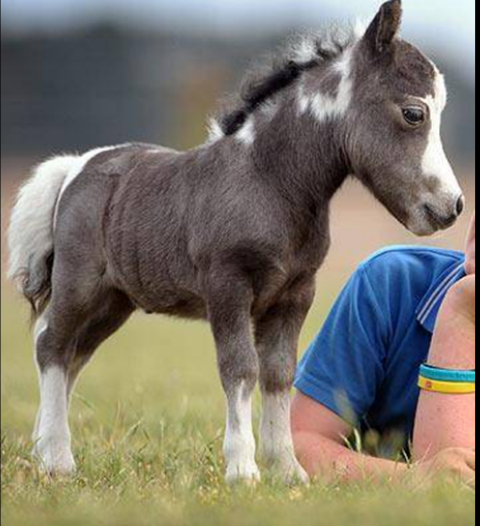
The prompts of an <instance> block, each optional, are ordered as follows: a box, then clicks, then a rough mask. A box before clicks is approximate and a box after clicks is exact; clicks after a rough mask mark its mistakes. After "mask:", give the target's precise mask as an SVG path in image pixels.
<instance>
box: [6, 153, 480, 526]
mask: <svg viewBox="0 0 480 526" xmlns="http://www.w3.org/2000/svg"><path fill="white" fill-rule="evenodd" d="M29 164H31V163H30V161H28V160H22V162H20V163H14V164H13V166H10V165H9V164H6V163H4V162H3V160H2V228H1V232H2V233H3V232H4V231H5V227H6V224H7V220H8V210H9V205H10V203H11V201H12V195H13V188H14V187H15V186H16V185H17V184H18V182H16V181H18V179H19V177H20V175H22V174H25V173H27V171H28V165H29ZM6 174H8V175H9V176H10V177H6V176H5V175H6ZM14 176H15V177H16V178H15V177H14ZM471 186H472V188H471V189H469V191H468V194H469V195H470V196H471V199H470V208H471V209H473V208H474V197H473V196H474V195H475V193H474V191H473V187H474V184H473V182H472V183H471ZM359 216H361V219H362V220H361V221H358V217H359ZM333 219H334V221H333V225H332V229H333V239H334V244H333V247H332V251H331V255H330V257H329V259H328V261H327V264H326V265H325V268H324V269H322V273H321V276H320V280H319V291H320V292H321V301H319V302H317V304H316V305H315V308H314V309H313V311H312V313H311V315H310V317H309V321H308V323H307V326H306V328H305V331H304V333H303V338H302V348H304V347H305V346H306V344H307V343H308V342H309V341H310V339H311V338H312V337H313V335H314V334H315V333H316V332H317V330H318V328H319V327H320V325H321V323H322V321H323V319H324V316H325V314H326V313H327V310H328V308H329V306H330V305H331V303H332V302H333V300H334V298H335V296H336V294H337V293H338V290H339V288H340V287H341V284H342V282H343V281H344V280H345V279H346V278H347V276H348V275H349V274H350V273H351V272H352V271H353V269H354V268H355V266H356V265H357V264H358V262H359V261H360V260H361V259H362V258H364V257H365V256H367V255H368V254H369V253H371V252H372V251H373V250H375V249H377V248H379V247H381V246H384V245H386V244H393V243H411V242H418V241H416V240H414V239H412V238H411V236H408V235H406V234H405V232H404V231H403V230H402V229H401V228H399V227H398V225H396V223H395V222H394V221H393V220H391V219H388V217H387V216H386V214H385V211H384V210H383V209H382V208H381V207H380V206H379V205H375V204H374V203H373V201H372V200H371V198H370V197H368V196H367V193H366V192H365V191H364V190H363V189H361V188H359V187H358V186H354V185H349V186H348V188H347V191H346V192H344V193H343V194H342V195H340V196H339V198H338V200H337V201H336V204H335V210H334V214H333ZM467 224H468V214H466V216H465V218H464V220H463V221H462V222H461V224H459V225H458V227H456V228H455V229H453V230H452V231H450V232H449V233H448V234H446V235H444V236H442V238H440V239H434V240H428V242H429V243H433V244H439V245H442V246H449V247H456V248H461V247H462V244H463V238H464V235H465V231H466V227H467ZM366 233H368V235H366ZM2 241H3V240H2ZM421 242H422V243H423V242H425V240H422V241H421ZM4 248H5V244H4V243H3V242H2V269H4V264H3V263H4V262H5V256H6V254H5V250H4ZM2 285H5V283H4V282H3V281H2ZM2 290H3V292H2V300H1V303H2V305H1V306H2V314H1V322H2V331H1V344H2V354H1V379H2V382H1V399H2V401H1V406H2V414H1V427H2V453H1V469H2V477H1V479H2V490H1V491H2V510H1V513H2V524H3V525H8V526H10V525H11V526H17V525H18V526H20V525H22V526H23V525H26V526H28V525H30V524H32V525H35V526H43V525H44V524H45V525H47V524H48V525H49V526H56V525H60V524H78V525H81V526H84V525H87V524H94V525H100V526H101V525H109V526H110V525H112V526H113V525H115V526H123V525H125V526H136V525H143V524H156V525H160V526H170V525H179V526H182V525H192V526H196V525H199V526H216V525H222V526H224V525H229V526H230V525H231V526H249V525H259V526H270V525H272V526H274V525H275V526H283V525H290V524H302V525H303V524H328V525H329V526H374V525H378V526H390V525H391V526H416V525H419V526H422V525H425V526H443V525H445V526H447V525H448V526H452V525H455V526H464V525H465V526H469V525H473V524H474V523H475V498H474V496H473V495H472V494H471V493H469V492H467V491H463V490H460V489H458V490H452V488H437V489H436V490H434V491H431V492H428V493H421V494H412V493H410V492H408V491H406V490H404V489H401V488H398V487H396V488H394V487H388V486H384V487H381V488H372V487H369V486H368V485H364V486H350V487H338V486H335V485H334V486H329V487H325V486H324V485H322V484H316V485H313V486H311V487H310V488H308V489H305V488H302V489H299V488H294V489H286V488H283V487H281V486H279V485H278V484H275V483H274V481H271V480H269V479H268V477H266V478H265V480H264V482H263V483H262V484H261V485H260V486H259V487H257V488H255V489H254V490H248V489H243V490H239V489H237V490H230V489H229V488H227V487H226V486H225V485H224V483H223V471H224V466H223V462H222V456H221V447H222V439H223V425H224V403H223V395H222V391H221V388H220V385H219V380H218V376H217V373H216V369H215V355H214V350H213V343H212V338H211V336H210V333H209V331H208V327H206V326H204V325H201V324H186V323H182V322H175V321H169V320H165V319H159V318H155V317H147V316H138V317H135V318H134V319H133V320H132V321H131V322H130V323H129V324H128V325H127V326H126V327H125V328H124V329H123V330H122V331H121V332H120V333H119V334H117V335H116V336H115V337H114V338H112V339H111V340H109V341H108V342H107V343H106V344H105V345H104V346H103V347H102V349H101V350H100V351H99V353H98V354H97V356H96V359H95V360H94V363H93V364H92V365H91V366H90V367H89V368H88V369H87V371H86V373H85V375H84V376H83V378H82V380H81V382H80V384H79V386H78V389H77V394H76V396H75V398H74V400H73V407H72V412H71V424H72V430H73V436H74V451H75V454H76V457H77V461H78V464H79V472H78V476H77V477H76V478H75V479H74V480H71V481H64V482H59V481H56V482H55V481H50V480H48V479H47V478H45V477H42V476H41V475H40V474H39V473H38V472H37V470H36V468H35V465H34V464H32V462H31V459H30V454H29V453H30V449H31V443H30V442H29V437H30V433H31V428H32V426H33V420H34V418H35V413H36V410H37V404H38V394H37V379H36V372H35V368H34V366H33V360H32V345H31V339H30V335H29V333H28V330H27V319H28V314H27V312H26V311H25V309H24V307H23V306H22V304H21V303H19V302H18V300H17V299H16V298H15V297H14V295H13V293H12V292H11V291H10V289H9V288H8V286H5V287H4V286H2ZM256 407H257V408H258V401H257V404H256ZM256 419H257V421H258V414H257V415H256ZM264 474H265V473H264Z"/></svg>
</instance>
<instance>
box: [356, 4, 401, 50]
mask: <svg viewBox="0 0 480 526" xmlns="http://www.w3.org/2000/svg"><path fill="white" fill-rule="evenodd" d="M402 14H403V11H402V0H390V1H389V2H386V3H385V4H383V5H382V7H381V8H380V11H379V12H378V13H377V16H376V17H375V18H374V20H373V22H372V23H371V24H370V26H369V28H368V29H367V31H366V33H365V36H364V40H365V42H366V43H367V45H368V46H369V48H370V49H371V51H372V53H373V54H374V55H376V56H378V55H382V54H383V53H385V52H386V51H388V50H389V49H390V47H391V46H392V43H393V41H394V40H395V38H396V37H397V35H398V33H399V32H400V26H401V25H402Z"/></svg>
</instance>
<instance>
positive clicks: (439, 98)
mask: <svg viewBox="0 0 480 526" xmlns="http://www.w3.org/2000/svg"><path fill="white" fill-rule="evenodd" d="M435 73H436V78H435V92H434V95H433V96H429V97H427V98H426V99H424V102H425V103H426V104H427V105H428V107H429V110H430V119H431V130H430V135H429V137H428V144H427V149H426V150H425V153H424V155H423V159H422V169H423V173H424V175H425V176H426V177H433V178H435V179H438V180H439V182H440V185H441V192H442V193H444V194H447V195H448V196H451V197H453V198H458V197H459V196H460V195H461V193H462V190H461V188H460V185H459V183H458V181H457V178H456V177H455V174H454V172H453V169H452V166H451V164H450V162H449V161H448V159H447V155H446V154H445V150H444V147H443V143H442V137H441V125H442V113H443V111H444V109H445V107H446V105H447V87H446V84H445V78H444V77H443V75H442V74H441V73H440V71H439V70H438V69H437V68H436V67H435Z"/></svg>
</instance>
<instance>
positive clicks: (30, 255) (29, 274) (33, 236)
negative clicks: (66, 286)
mask: <svg viewBox="0 0 480 526" xmlns="http://www.w3.org/2000/svg"><path fill="white" fill-rule="evenodd" d="M76 163H78V157H75V156H62V157H55V158H53V159H51V160H49V161H46V162H44V163H43V164H41V165H39V166H38V167H37V168H36V169H35V170H34V172H33V175H32V177H31V178H30V179H29V180H28V181H27V182H26V184H25V185H24V186H23V187H22V188H21V190H20V192H19V194H18V198H17V201H16V204H15V206H14V208H13V211H12V216H11V222H10V228H9V231H8V246H9V252H10V261H9V271H8V276H9V278H10V279H12V280H14V281H16V282H17V285H18V287H19V289H20V291H21V292H22V293H23V294H24V295H25V296H26V297H27V299H29V300H30V302H31V303H32V305H34V304H35V301H36V299H37V298H36V296H38V295H39V294H42V293H43V292H44V290H42V289H44V287H45V285H46V283H45V280H46V279H48V282H49V280H50V276H49V275H48V276H47V274H48V272H46V266H47V262H48V259H49V257H50V256H51V255H52V254H53V222H54V215H55V206H56V203H57V200H58V196H59V194H60V192H61V190H62V187H63V185H64V183H65V180H66V179H67V176H68V175H69V173H70V172H71V170H72V169H74V168H75V166H76ZM42 281H43V284H42V283H41V282H42ZM48 285H49V283H48Z"/></svg>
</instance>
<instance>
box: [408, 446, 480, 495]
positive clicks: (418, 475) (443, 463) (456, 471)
mask: <svg viewBox="0 0 480 526" xmlns="http://www.w3.org/2000/svg"><path fill="white" fill-rule="evenodd" d="M475 472H476V452H475V451H473V450H471V449H460V448H452V449H446V450H444V451H442V452H440V453H439V454H438V455H436V456H435V457H433V458H431V459H429V460H427V461H424V462H422V461H421V462H417V463H416V464H414V465H413V468H412V470H411V472H410V473H411V475H412V479H411V481H412V482H413V484H414V485H415V486H427V487H428V486H432V485H434V484H435V483H436V482H439V481H440V482H451V483H455V484H464V485H466V486H468V487H469V488H471V489H473V490H475Z"/></svg>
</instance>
